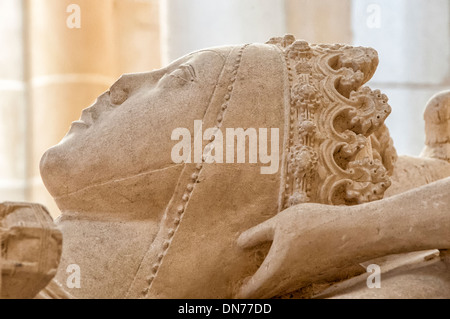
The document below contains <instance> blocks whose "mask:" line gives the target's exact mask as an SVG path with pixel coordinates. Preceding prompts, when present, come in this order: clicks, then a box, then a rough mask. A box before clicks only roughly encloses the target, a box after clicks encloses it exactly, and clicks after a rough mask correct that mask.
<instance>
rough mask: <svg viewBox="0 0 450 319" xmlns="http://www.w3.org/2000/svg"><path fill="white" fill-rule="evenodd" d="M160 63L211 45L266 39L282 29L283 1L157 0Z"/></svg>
mask: <svg viewBox="0 0 450 319" xmlns="http://www.w3.org/2000/svg"><path fill="white" fill-rule="evenodd" d="M160 6H161V10H160V15H161V50H162V62H163V65H165V64H167V63H169V62H171V61H172V60H174V59H176V58H179V57H180V56H183V55H185V54H187V53H190V52H192V51H195V50H199V49H203V48H206V47H211V46H220V45H229V44H242V43H252V42H262V43H264V42H266V41H267V40H269V39H270V38H271V37H273V36H282V35H284V33H285V32H286V20H285V2H284V0H245V1H242V0H227V1H223V0H189V1H186V0H161V1H160Z"/></svg>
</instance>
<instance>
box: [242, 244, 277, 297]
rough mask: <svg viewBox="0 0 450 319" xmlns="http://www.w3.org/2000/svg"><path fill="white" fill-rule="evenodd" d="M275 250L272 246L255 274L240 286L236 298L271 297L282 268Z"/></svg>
mask: <svg viewBox="0 0 450 319" xmlns="http://www.w3.org/2000/svg"><path fill="white" fill-rule="evenodd" d="M276 250H277V249H275V248H274V246H272V247H271V249H270V251H269V254H268V255H267V257H266V259H265V260H264V262H263V263H262V264H261V266H260V267H259V268H258V270H257V271H256V273H255V274H254V275H253V276H252V277H250V279H248V281H247V282H246V283H244V284H243V285H242V287H241V289H240V290H239V293H238V295H237V298H244V299H247V298H252V299H253V298H270V297H273V295H274V293H275V290H276V285H277V280H276V277H277V274H278V273H279V271H280V267H281V266H282V262H281V260H282V259H283V258H280V256H279V254H280V252H277V251H276ZM275 257H276V258H275Z"/></svg>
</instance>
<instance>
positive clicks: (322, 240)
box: [238, 178, 450, 298]
mask: <svg viewBox="0 0 450 319" xmlns="http://www.w3.org/2000/svg"><path fill="white" fill-rule="evenodd" d="M449 190H450V178H446V179H443V180H439V181H437V182H434V183H431V184H429V185H425V186H422V187H419V188H416V189H413V190H411V191H408V192H405V193H402V194H399V195H397V196H393V197H390V198H387V199H383V200H378V201H374V202H371V203H367V204H362V205H355V206H329V205H321V204H300V205H296V206H292V207H290V208H288V209H286V210H284V211H282V212H281V213H279V214H278V215H276V216H275V217H272V218H271V219H269V220H267V221H265V222H263V223H262V224H260V225H257V226H255V227H253V228H251V229H249V230H247V231H245V232H244V233H242V234H241V236H240V237H239V238H238V245H239V246H240V247H242V248H249V247H253V246H255V245H257V244H260V243H263V242H267V241H272V246H271V248H270V250H269V253H268V255H267V257H266V259H265V260H264V262H263V263H262V265H261V266H260V267H259V269H258V270H257V271H256V273H255V274H254V275H253V276H252V277H251V278H250V279H249V280H248V281H247V282H245V283H244V285H243V286H242V287H241V290H240V291H239V293H238V297H241V298H269V297H273V296H276V295H277V294H280V293H287V292H290V291H293V290H296V289H299V288H301V287H304V286H305V285H308V284H310V283H314V282H320V281H322V280H328V281H330V280H332V278H336V275H338V274H339V272H342V270H344V269H345V268H346V267H349V266H352V265H356V264H358V263H361V262H364V261H367V260H370V259H372V258H377V257H380V256H386V255H389V254H397V253H403V252H411V251H420V250H426V249H449V248H450V214H449V207H450V196H449Z"/></svg>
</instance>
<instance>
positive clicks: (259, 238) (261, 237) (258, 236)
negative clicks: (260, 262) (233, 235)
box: [237, 219, 274, 248]
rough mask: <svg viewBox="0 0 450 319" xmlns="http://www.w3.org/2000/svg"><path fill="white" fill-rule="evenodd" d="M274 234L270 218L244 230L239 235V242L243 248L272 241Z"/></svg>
mask: <svg viewBox="0 0 450 319" xmlns="http://www.w3.org/2000/svg"><path fill="white" fill-rule="evenodd" d="M273 235H274V228H273V225H272V222H271V220H270V219H269V220H267V221H265V222H264V223H262V224H259V225H257V226H255V227H252V228H250V229H249V230H246V231H245V232H243V233H242V234H241V235H240V236H239V238H238V240H237V244H238V246H239V247H241V248H250V247H253V246H256V245H258V244H261V243H264V242H267V241H272V240H273Z"/></svg>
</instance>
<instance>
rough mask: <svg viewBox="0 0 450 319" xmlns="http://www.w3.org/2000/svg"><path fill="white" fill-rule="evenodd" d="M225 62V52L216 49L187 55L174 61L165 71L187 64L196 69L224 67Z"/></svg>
mask: <svg viewBox="0 0 450 319" xmlns="http://www.w3.org/2000/svg"><path fill="white" fill-rule="evenodd" d="M225 60H226V54H225V52H221V51H220V50H214V49H205V50H200V51H196V52H192V53H190V54H188V55H185V56H183V57H181V58H179V59H177V60H175V61H173V62H172V63H170V64H169V65H168V66H167V67H166V68H164V69H166V70H167V71H170V70H173V69H176V68H178V67H180V66H181V65H186V64H189V65H192V67H194V69H199V70H201V69H209V68H211V67H214V66H222V65H223V64H224V63H225Z"/></svg>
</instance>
